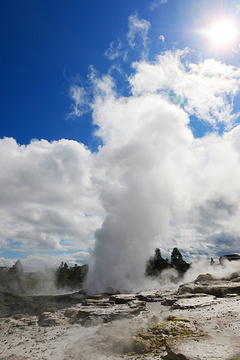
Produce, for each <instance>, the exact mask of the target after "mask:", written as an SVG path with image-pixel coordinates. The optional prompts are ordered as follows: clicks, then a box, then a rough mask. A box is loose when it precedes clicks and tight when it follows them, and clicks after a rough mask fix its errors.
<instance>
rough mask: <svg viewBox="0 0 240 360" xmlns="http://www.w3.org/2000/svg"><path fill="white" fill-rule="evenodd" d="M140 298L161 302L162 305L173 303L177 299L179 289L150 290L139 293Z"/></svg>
mask: <svg viewBox="0 0 240 360" xmlns="http://www.w3.org/2000/svg"><path fill="white" fill-rule="evenodd" d="M137 297H138V299H139V300H142V301H146V302H161V303H162V305H167V306H168V305H171V304H172V303H173V302H174V301H176V300H177V291H172V290H148V291H141V292H139V293H138V294H137Z"/></svg>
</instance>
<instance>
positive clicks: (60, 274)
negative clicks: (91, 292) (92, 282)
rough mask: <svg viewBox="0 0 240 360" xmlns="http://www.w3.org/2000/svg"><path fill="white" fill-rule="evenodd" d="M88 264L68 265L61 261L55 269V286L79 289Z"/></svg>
mask: <svg viewBox="0 0 240 360" xmlns="http://www.w3.org/2000/svg"><path fill="white" fill-rule="evenodd" d="M87 272H88V265H82V266H78V265H77V264H75V266H73V267H68V265H67V263H63V262H61V264H60V266H59V268H58V269H57V271H56V286H57V288H65V287H67V288H70V289H72V290H73V289H79V288H80V287H81V286H82V284H83V282H84V280H85V277H86V275H87Z"/></svg>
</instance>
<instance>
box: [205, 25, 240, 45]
mask: <svg viewBox="0 0 240 360" xmlns="http://www.w3.org/2000/svg"><path fill="white" fill-rule="evenodd" d="M207 36H208V38H209V40H210V42H211V43H212V44H213V45H215V46H217V47H227V46H230V45H232V44H233V42H234V40H235V39H236V37H237V29H236V27H235V26H234V23H233V22H231V21H230V20H222V21H218V22H216V23H214V24H213V25H212V26H211V27H210V28H209V29H208V30H207Z"/></svg>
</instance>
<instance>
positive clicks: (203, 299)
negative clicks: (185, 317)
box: [171, 295, 218, 310]
mask: <svg viewBox="0 0 240 360" xmlns="http://www.w3.org/2000/svg"><path fill="white" fill-rule="evenodd" d="M217 302H218V300H217V299H216V297H215V296H213V295H206V296H195V297H191V298H186V299H184V298H181V299H178V300H177V301H176V302H175V303H174V304H173V305H172V307H171V309H172V310H174V309H182V310H183V309H196V308H201V307H204V306H212V305H215V304H217Z"/></svg>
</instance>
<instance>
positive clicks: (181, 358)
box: [166, 335, 240, 360]
mask: <svg viewBox="0 0 240 360" xmlns="http://www.w3.org/2000/svg"><path fill="white" fill-rule="evenodd" d="M166 349H167V353H168V356H169V358H170V359H171V360H205V359H206V360H221V359H224V360H240V344H239V338H231V337H228V336H221V335H218V336H217V337H211V336H203V337H200V338H199V337H194V336H193V337H186V338H181V339H180V338H173V339H168V340H167V343H166Z"/></svg>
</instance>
